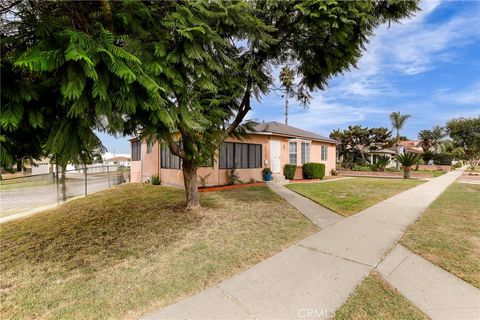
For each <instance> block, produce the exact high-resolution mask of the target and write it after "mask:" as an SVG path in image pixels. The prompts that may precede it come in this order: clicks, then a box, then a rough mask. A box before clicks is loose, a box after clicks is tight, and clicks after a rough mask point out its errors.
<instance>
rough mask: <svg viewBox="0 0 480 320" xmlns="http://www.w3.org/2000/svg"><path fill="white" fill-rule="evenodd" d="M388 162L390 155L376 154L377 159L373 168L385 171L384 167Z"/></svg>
mask: <svg viewBox="0 0 480 320" xmlns="http://www.w3.org/2000/svg"><path fill="white" fill-rule="evenodd" d="M389 163H390V156H387V155H380V156H377V161H376V162H375V164H374V168H375V170H379V171H385V168H386V167H387V166H388V164H389Z"/></svg>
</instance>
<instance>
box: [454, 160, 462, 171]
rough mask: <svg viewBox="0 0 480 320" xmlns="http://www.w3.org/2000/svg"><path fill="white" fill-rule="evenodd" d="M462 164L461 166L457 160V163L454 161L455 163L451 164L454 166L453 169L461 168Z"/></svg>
mask: <svg viewBox="0 0 480 320" xmlns="http://www.w3.org/2000/svg"><path fill="white" fill-rule="evenodd" d="M462 166H463V164H462V161H458V162H457V163H455V164H454V165H453V167H454V168H455V169H458V168H461V167H462Z"/></svg>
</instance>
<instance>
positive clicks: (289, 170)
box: [283, 164, 297, 180]
mask: <svg viewBox="0 0 480 320" xmlns="http://www.w3.org/2000/svg"><path fill="white" fill-rule="evenodd" d="M295 170H297V166H296V165H294V164H286V165H284V166H283V175H284V176H285V179H288V180H292V179H293V178H294V177H295Z"/></svg>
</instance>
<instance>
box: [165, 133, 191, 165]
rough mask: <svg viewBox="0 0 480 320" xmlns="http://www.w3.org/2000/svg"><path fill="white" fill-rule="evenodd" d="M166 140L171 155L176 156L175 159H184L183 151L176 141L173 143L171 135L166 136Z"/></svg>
mask: <svg viewBox="0 0 480 320" xmlns="http://www.w3.org/2000/svg"><path fill="white" fill-rule="evenodd" d="M166 140H167V144H168V147H169V148H170V151H171V152H172V154H174V155H176V156H177V157H180V158H181V159H185V158H186V155H185V151H184V150H183V149H182V148H181V147H180V145H179V144H178V143H177V142H176V141H173V139H172V136H171V135H168V136H167V138H166Z"/></svg>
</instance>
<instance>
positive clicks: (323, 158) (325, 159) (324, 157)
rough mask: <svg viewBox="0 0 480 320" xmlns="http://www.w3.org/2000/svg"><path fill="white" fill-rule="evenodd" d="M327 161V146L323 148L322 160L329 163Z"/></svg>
mask: <svg viewBox="0 0 480 320" xmlns="http://www.w3.org/2000/svg"><path fill="white" fill-rule="evenodd" d="M327 159H328V147H327V146H322V147H321V155H320V160H322V161H327Z"/></svg>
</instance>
